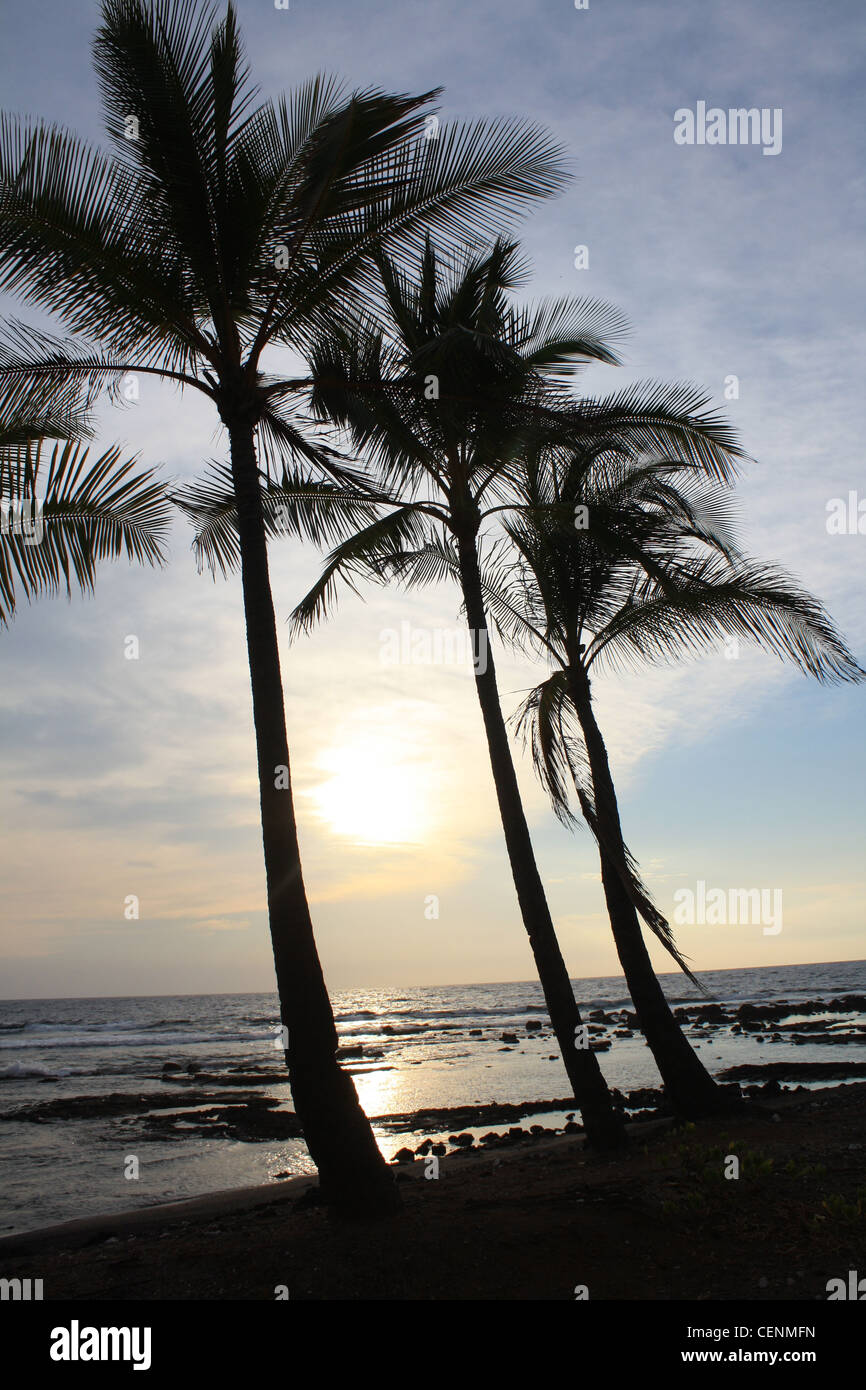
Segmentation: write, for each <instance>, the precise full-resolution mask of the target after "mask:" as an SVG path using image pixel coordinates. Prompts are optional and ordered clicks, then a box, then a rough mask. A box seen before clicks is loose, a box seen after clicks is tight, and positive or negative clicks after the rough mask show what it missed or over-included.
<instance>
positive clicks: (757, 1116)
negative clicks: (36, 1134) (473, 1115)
mask: <svg viewBox="0 0 866 1390" xmlns="http://www.w3.org/2000/svg"><path fill="white" fill-rule="evenodd" d="M816 1111H820V1112H823V1113H822V1116H820V1122H817V1123H816V1115H815V1112H816ZM628 1129H630V1138H631V1144H630V1148H628V1151H627V1152H626V1154H623V1155H617V1156H616V1158H601V1156H598V1155H595V1154H592V1152H591V1151H587V1150H585V1147H584V1144H582V1140H581V1138H580V1137H578V1136H574V1134H566V1136H563V1134H559V1136H552V1137H549V1136H545V1137H542V1136H538V1138H537V1141H535V1143H527V1144H520V1145H516V1147H513V1148H510V1150H507V1151H505V1152H496V1151H493V1150H489V1148H477V1150H471V1151H457V1152H452V1154H449V1155H448V1156H446V1158H443V1159H439V1169H438V1172H439V1179H438V1180H436V1181H427V1180H425V1176H427V1173H425V1168H427V1163H425V1162H424V1161H423V1159H417V1158H416V1159H414V1161H413V1163H411V1165H410V1163H406V1165H399V1163H395V1165H393V1168H395V1179H396V1181H398V1183H399V1184H400V1193H402V1198H403V1201H402V1209H400V1212H399V1213H398V1216H395V1218H388V1219H386V1220H385V1222H370V1220H364V1219H356V1220H352V1222H349V1220H339V1219H338V1218H335V1216H334V1215H332V1213H331V1212H329V1211H328V1209H327V1208H324V1207H322V1205H321V1204H320V1202H317V1201H316V1186H317V1184H316V1179H314V1177H303V1176H302V1177H293V1179H288V1180H284V1181H279V1183H272V1184H264V1186H257V1187H250V1188H231V1190H225V1191H218V1193H210V1194H204V1195H202V1197H195V1198H189V1200H183V1201H175V1202H158V1204H154V1205H152V1207H145V1208H138V1209H132V1211H129V1209H125V1211H121V1212H114V1213H101V1215H99V1216H90V1218H81V1219H76V1220H72V1222H63V1223H56V1225H53V1226H47V1227H40V1229H38V1230H32V1232H24V1233H19V1234H13V1236H7V1237H3V1238H0V1276H3V1277H22V1279H26V1277H39V1279H43V1282H44V1298H46V1300H47V1301H56V1300H70V1298H74V1300H95V1301H101V1300H135V1301H138V1300H189V1298H193V1300H197V1298H204V1300H220V1298H231V1300H236V1298H240V1300H250V1298H252V1300H270V1298H274V1297H281V1295H278V1294H275V1290H277V1289H278V1287H284V1286H285V1287H286V1289H288V1290H289V1294H288V1295H289V1297H292V1298H302V1300H306V1298H313V1300H331V1298H335V1300H345V1298H349V1300H356V1298H360V1300H364V1298H386V1300H406V1298H409V1300H411V1298H421V1300H430V1298H434V1300H436V1298H448V1300H452V1298H468V1300H474V1298H481V1300H489V1298H495V1300H499V1298H512V1300H513V1298H517V1300H521V1298H569V1300H573V1298H574V1287H575V1286H577V1284H580V1283H582V1284H588V1287H589V1297H592V1298H599V1297H601V1298H641V1300H642V1298H663V1300H667V1298H674V1300H678V1298H721V1300H726V1298H731V1300H734V1298H756V1300H763V1298H766V1300H773V1298H778V1300H809V1298H819V1297H826V1293H824V1289H826V1283H827V1280H828V1279H831V1277H837V1276H840V1275H844V1273H845V1270H847V1269H849V1268H851V1269H856V1268H860V1266H859V1265H858V1264H856V1261H858V1259H859V1261H860V1265H862V1262H863V1245H865V1243H866V1204H865V1201H863V1193H866V1188H863V1186H862V1184H863V1152H862V1151H863V1150H866V1083H862V1081H860V1083H855V1084H853V1086H837V1087H833V1088H826V1090H822V1091H809V1093H802V1091H801V1093H783V1094H781V1095H778V1097H767V1098H765V1101H763V1102H756V1104H752V1105H751V1106H748V1109H746V1111H745V1112H744V1113H742V1115H738V1116H734V1118H724V1119H717V1120H703V1122H699V1123H698V1125H681V1123H677V1122H674V1120H673V1119H670V1118H659V1119H656V1120H655V1122H634V1123H631V1125H630V1126H628ZM728 1147H730V1148H728ZM728 1151H733V1152H735V1154H738V1155H740V1156H741V1162H742V1166H744V1172H742V1179H744V1181H741V1183H726V1181H724V1179H723V1175H721V1161H723V1158H724V1155H726V1152H728ZM858 1193H859V1194H860V1195H859V1197H858ZM858 1202H859V1207H858ZM660 1227H663V1230H664V1240H662V1241H659V1229H660ZM250 1247H254V1248H256V1262H254V1268H250V1261H249V1250H250ZM624 1247H628V1258H627V1259H623V1248H624ZM214 1257H218V1258H214ZM837 1266H838V1268H837Z"/></svg>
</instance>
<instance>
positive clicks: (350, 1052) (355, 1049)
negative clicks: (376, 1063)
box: [339, 1043, 382, 1057]
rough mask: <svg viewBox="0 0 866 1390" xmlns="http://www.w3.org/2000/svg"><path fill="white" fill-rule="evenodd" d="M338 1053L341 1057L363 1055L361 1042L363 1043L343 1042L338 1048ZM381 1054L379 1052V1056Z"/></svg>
mask: <svg viewBox="0 0 866 1390" xmlns="http://www.w3.org/2000/svg"><path fill="white" fill-rule="evenodd" d="M339 1055H340V1056H341V1057H363V1055H364V1044H363V1043H347V1044H345V1045H344V1046H342V1047H341V1048H339ZM381 1055H382V1054H381V1053H380V1054H379V1056H380V1057H381Z"/></svg>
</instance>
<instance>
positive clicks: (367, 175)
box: [0, 0, 566, 1211]
mask: <svg viewBox="0 0 866 1390" xmlns="http://www.w3.org/2000/svg"><path fill="white" fill-rule="evenodd" d="M94 58H95V67H96V73H97V77H98V80H99V87H100V90H101V95H102V99H103V105H104V109H105V116H106V125H107V130H108V134H109V136H110V139H111V141H112V143H113V146H114V153H113V154H110V155H107V154H105V153H103V152H101V151H98V150H95V149H90V148H88V147H87V146H85V145H84V144H82V143H81V142H80V141H78V140H77V139H76V138H75V137H74V136H72V135H71V134H69V133H68V132H66V131H64V130H61V129H58V128H46V127H45V126H43V125H40V124H31V123H29V122H21V121H18V120H15V119H12V118H4V120H3V122H2V125H0V288H5V289H9V290H12V291H16V292H19V293H21V294H23V295H24V296H26V298H27V299H28V300H29V301H30V302H31V303H32V304H35V305H37V306H39V307H40V308H42V309H47V310H49V311H51V312H53V313H55V314H56V315H58V316H59V318H60V319H61V320H62V321H63V323H64V324H65V326H66V328H67V329H68V330H71V332H72V333H74V334H76V335H80V337H78V338H76V339H73V340H71V341H70V340H64V341H62V342H59V343H58V344H56V345H55V348H54V350H53V351H52V353H51V354H49V355H48V357H47V358H46V354H45V353H44V351H42V350H41V345H39V344H36V345H34V350H33V351H29V352H28V351H24V352H22V354H21V358H20V361H19V363H18V364H17V368H16V370H17V371H18V373H19V374H20V375H21V376H22V377H23V378H26V379H27V380H29V381H34V380H38V378H39V375H40V373H46V372H54V373H55V374H56V373H57V371H58V370H59V369H60V368H62V367H65V368H66V369H67V371H68V372H69V374H70V375H71V376H76V377H79V378H82V379H87V380H88V381H89V382H96V381H113V382H115V383H116V382H117V380H118V379H119V378H120V377H121V376H122V375H125V374H127V373H136V374H139V373H140V374H145V375H146V374H150V375H153V376H156V377H158V378H159V379H161V380H163V381H168V382H172V383H174V384H175V385H177V386H179V387H180V388H188V389H191V390H195V391H199V392H201V393H203V394H204V395H205V396H206V397H207V398H208V400H209V401H210V402H211V403H212V405H213V406H214V407H215V408H216V410H217V412H218V415H219V418H220V420H221V421H222V424H223V425H224V427H225V430H226V432H227V435H228V443H229V453H230V459H231V479H232V489H233V495H234V502H235V504H236V509H237V543H238V551H239V557H240V568H241V581H242V591H243V604H244V615H245V620H246V632H247V652H248V658H249V665H250V678H251V686H252V699H253V718H254V724H255V731H256V742H257V758H258V774H259V786H260V793H261V813H262V838H263V844H264V857H265V871H266V878H267V891H268V912H269V920H270V928H271V939H272V943H273V948H274V961H275V967H276V977H277V986H278V990H279V995H280V1007H281V1016H282V1022H283V1025H284V1028H285V1030H287V1034H288V1046H287V1049H286V1060H287V1065H288V1068H289V1075H290V1081H291V1087H292V1094H293V1096H294V1101H295V1107H296V1111H297V1113H298V1115H299V1117H300V1119H301V1122H302V1125H303V1128H304V1135H305V1138H306V1141H307V1145H308V1148H309V1150H310V1153H311V1155H312V1157H313V1159H314V1161H315V1163H316V1165H317V1167H318V1170H319V1175H320V1180H321V1187H322V1192H323V1195H324V1196H326V1197H327V1198H328V1199H330V1200H332V1201H333V1202H334V1203H335V1204H336V1205H338V1206H340V1207H342V1208H347V1209H348V1208H354V1207H361V1208H363V1209H365V1210H369V1211H372V1210H374V1209H377V1208H379V1209H384V1210H387V1209H390V1208H392V1207H393V1205H394V1203H395V1201H396V1193H395V1188H394V1184H393V1182H392V1179H391V1174H390V1171H389V1170H388V1168H387V1165H386V1164H385V1163H384V1161H383V1159H382V1156H381V1154H380V1153H379V1150H378V1147H377V1145H376V1143H375V1140H374V1138H373V1134H372V1130H371V1128H370V1125H369V1122H368V1121H367V1118H366V1116H365V1115H364V1113H363V1111H362V1109H361V1107H360V1105H359V1103H358V1098H357V1095H356V1093H355V1088H354V1086H353V1084H352V1081H351V1078H350V1077H349V1076H348V1075H347V1074H346V1073H344V1072H343V1071H342V1069H341V1068H340V1066H339V1065H338V1062H337V1059H336V1050H337V1034H336V1028H335V1025H334V1019H333V1012H332V1009H331V1004H330V1000H329V998H328V994H327V990H326V988H325V983H324V977H323V974H322V969H321V964H320V961H319V957H318V953H317V950H316V944H315V939H314V935H313V927H312V921H311V918H310V912H309V907H308V903H307V898H306V893H305V889H304V882H303V876H302V872H301V862H300V856H299V851H298V841H297V832H296V824H295V815H294V809H293V802H292V793H291V781H290V777H289V772H288V769H289V754H288V745H287V737H286V726H285V713H284V707H283V690H282V678H281V671H280V662H279V653H278V646H277V634H276V626H275V619H274V607H273V599H272V595H271V587H270V579H269V573H268V556H267V534H266V531H267V528H266V522H265V518H264V515H263V508H262V500H261V491H260V483H261V480H262V476H263V473H262V470H261V468H260V457H259V456H260V454H261V455H262V462H264V464H265V466H266V469H270V467H271V466H272V464H273V465H274V466H276V464H277V463H282V464H283V465H284V466H285V465H286V463H287V461H288V462H289V463H291V464H292V465H293V466H296V465H297V464H298V463H299V462H302V463H303V464H304V465H305V466H309V468H313V469H318V470H320V473H319V475H318V476H319V477H321V476H322V475H324V476H325V477H328V476H330V477H331V478H332V479H333V478H339V477H341V474H340V471H339V464H338V463H337V462H336V461H335V460H334V459H333V458H332V456H331V455H330V454H329V453H328V452H327V450H325V449H323V448H321V447H319V445H318V444H317V443H316V442H315V441H313V440H310V439H309V438H308V437H307V435H306V434H305V431H304V428H303V426H302V424H301V423H300V422H299V421H298V419H297V418H296V417H295V415H294V414H293V412H292V410H291V408H290V407H291V402H292V400H293V399H294V393H295V391H296V389H297V388H296V383H294V382H293V381H292V380H291V378H288V377H286V376H285V374H281V375H267V374H266V372H265V370H264V365H263V359H264V356H265V354H266V352H267V351H268V350H270V349H273V348H278V347H284V348H285V347H288V348H292V349H294V350H295V351H300V352H303V350H304V348H305V346H306V344H307V343H308V342H309V340H310V338H311V336H312V335H314V334H315V333H317V332H321V331H322V328H323V326H324V325H325V324H332V323H334V322H335V321H336V320H337V318H338V317H339V315H340V314H342V313H343V312H345V311H346V310H347V309H348V308H351V307H352V306H354V307H357V306H359V305H368V306H369V304H370V302H371V298H372V297H373V296H374V295H375V292H376V291H375V286H374V271H373V264H372V259H371V258H372V255H373V252H374V251H375V248H376V247H377V246H380V245H384V244H386V245H388V246H389V247H390V248H391V250H392V253H393V254H394V255H395V256H396V257H397V258H398V259H400V258H403V257H405V256H406V255H408V254H409V253H410V252H411V251H412V249H413V247H415V246H417V245H418V244H419V243H420V238H421V236H422V234H423V231H424V229H426V228H434V229H436V230H437V231H438V232H440V233H441V234H443V235H446V236H452V235H454V236H458V237H462V236H473V235H475V236H477V235H482V234H484V233H485V231H487V230H489V229H490V227H491V226H497V225H499V224H501V223H502V222H503V221H505V222H508V221H509V220H510V219H511V218H512V217H513V216H514V215H515V214H516V213H517V212H520V211H522V210H523V209H524V208H525V207H526V206H527V205H528V204H529V203H531V202H532V201H534V200H535V199H539V198H544V197H547V196H550V195H552V194H553V193H555V192H556V191H557V190H558V189H559V188H560V187H561V186H562V185H563V183H564V181H565V178H566V175H565V172H564V168H563V162H562V157H561V152H560V150H559V148H558V147H557V146H556V145H554V144H553V143H552V142H551V141H550V139H549V138H548V137H547V136H546V135H545V134H544V133H543V132H541V131H539V130H538V129H536V128H534V127H530V126H527V125H525V124H523V123H512V122H505V121H489V122H488V121H481V122H474V123H471V124H468V125H444V124H443V125H442V126H441V127H440V128H439V130H438V138H437V139H424V138H422V137H423V132H424V129H425V123H426V114H427V112H428V110H429V104H430V102H431V100H432V99H433V98H435V96H436V95H438V93H437V92H428V93H425V94H422V95H420V96H411V95H390V94H387V93H383V92H381V91H378V90H367V91H362V92H355V93H354V94H352V95H350V96H348V97H346V96H345V95H344V94H343V93H342V92H341V90H340V88H339V87H338V85H337V84H336V83H335V82H333V81H332V80H330V79H327V78H324V77H317V78H315V79H313V80H312V81H310V82H308V83H307V84H306V85H305V86H303V87H302V88H300V89H299V90H298V91H297V92H295V93H294V94H293V96H292V97H291V98H290V99H289V100H288V101H286V100H282V101H281V102H280V103H279V104H274V103H273V102H270V101H263V102H259V101H258V99H257V92H256V89H255V88H254V87H253V85H252V83H251V80H250V75H249V71H248V69H247V66H246V63H245V60H244V56H243V51H242V45H241V40H240V36H239V33H238V25H237V19H236V15H235V10H234V8H233V6H232V5H231V4H229V5H228V7H227V9H226V11H225V17H224V18H223V20H222V21H221V22H220V23H215V22H214V12H213V11H212V10H211V8H210V7H209V6H203V5H201V4H199V3H197V2H196V0H176V2H175V3H171V0H150V2H149V3H148V0H104V3H103V6H102V24H101V27H100V29H99V30H98V33H97V36H96V40H95V47H94ZM308 481H309V478H308V477H305V478H304V483H303V487H304V490H306V491H309V490H310V488H309V486H308ZM304 505H305V504H304ZM302 510H303V506H302V504H301V503H300V502H298V503H297V504H296V506H295V507H294V510H291V509H290V516H289V523H290V525H293V526H294V527H295V530H296V533H297V534H303V532H304V525H305V523H304V522H303V520H302V519H301V511H302Z"/></svg>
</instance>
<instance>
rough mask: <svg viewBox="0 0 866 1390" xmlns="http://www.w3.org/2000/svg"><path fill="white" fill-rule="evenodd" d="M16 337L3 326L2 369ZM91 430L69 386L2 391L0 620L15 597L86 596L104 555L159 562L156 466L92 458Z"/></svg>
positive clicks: (115, 452) (162, 499) (162, 502)
mask: <svg viewBox="0 0 866 1390" xmlns="http://www.w3.org/2000/svg"><path fill="white" fill-rule="evenodd" d="M15 337H16V334H15V330H14V326H7V331H6V332H4V333H3V335H2V337H0V369H2V362H3V359H4V356H5V354H6V353H7V352H8V351H9V349H10V345H14V342H15ZM91 434H92V427H91V424H90V422H89V420H88V417H87V413H86V401H85V400H84V399H82V397H81V395H80V393H79V392H78V390H77V388H76V387H75V384H74V383H72V384H71V385H70V383H63V382H60V383H55V384H54V385H53V386H52V385H51V384H50V383H49V384H47V385H44V386H42V387H41V388H40V390H39V391H38V392H34V391H32V390H31V389H30V388H29V387H27V386H22V384H21V383H19V384H18V385H17V386H13V387H9V386H8V385H7V387H6V389H0V517H2V523H0V626H3V627H5V626H8V624H9V622H10V621H11V619H12V617H13V615H14V613H15V609H16V602H17V599H18V597H19V595H21V596H23V597H25V598H27V599H28V600H32V599H33V598H36V597H39V596H41V595H45V594H54V593H56V592H57V591H58V590H59V589H60V588H61V587H63V588H65V589H66V592H67V594H70V595H71V593H72V586H73V583H74V584H76V585H77V586H78V588H79V589H80V590H81V592H82V593H88V592H90V591H91V590H92V588H93V584H94V579H95V575H96V567H97V565H98V564H99V563H100V562H101V561H104V560H109V559H113V558H115V557H116V556H118V555H120V554H122V553H124V552H125V553H126V555H127V557H128V558H129V559H130V560H134V561H136V562H138V563H139V564H144V563H147V564H151V565H155V564H159V565H161V564H163V563H164V561H165V549H164V547H165V541H166V538H167V531H168V526H169V516H170V507H169V502H168V499H167V497H166V496H165V493H164V490H163V487H162V484H161V483H160V482H159V481H158V480H157V479H156V476H155V473H154V470H152V469H142V468H139V467H138V465H137V462H136V460H135V459H134V458H133V459H123V458H122V457H121V451H120V449H119V448H118V447H116V446H115V447H113V448H111V449H107V450H105V452H103V453H102V454H100V455H99V457H98V458H96V459H93V460H91V458H90V450H89V449H88V448H87V446H86V443H85V441H86V440H87V439H88V438H89V437H90V436H91ZM52 443H53V448H51V447H50V446H51V444H52Z"/></svg>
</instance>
